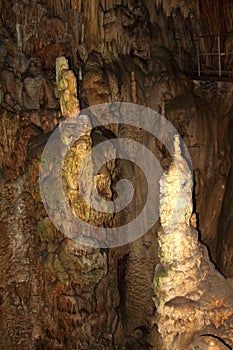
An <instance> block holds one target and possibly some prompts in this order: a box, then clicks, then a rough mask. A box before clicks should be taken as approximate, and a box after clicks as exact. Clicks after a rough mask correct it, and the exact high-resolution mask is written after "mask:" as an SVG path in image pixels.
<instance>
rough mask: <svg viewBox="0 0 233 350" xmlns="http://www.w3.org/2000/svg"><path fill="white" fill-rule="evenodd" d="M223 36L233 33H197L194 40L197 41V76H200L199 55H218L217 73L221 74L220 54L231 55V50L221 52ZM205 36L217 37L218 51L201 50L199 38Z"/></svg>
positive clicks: (232, 34) (232, 53)
mask: <svg viewBox="0 0 233 350" xmlns="http://www.w3.org/2000/svg"><path fill="white" fill-rule="evenodd" d="M225 36H228V37H229V36H232V37H233V33H225V34H224V33H218V34H208V35H199V36H198V38H197V40H196V42H197V44H196V45H197V70H198V76H201V73H202V70H201V59H200V58H201V57H203V56H218V75H219V76H220V77H221V76H222V73H223V71H222V59H221V58H222V56H230V55H233V52H222V51H221V38H222V37H225ZM205 38H217V39H218V43H217V44H218V51H217V52H201V50H200V39H205Z"/></svg>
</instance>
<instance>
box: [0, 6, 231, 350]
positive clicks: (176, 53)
mask: <svg viewBox="0 0 233 350" xmlns="http://www.w3.org/2000/svg"><path fill="white" fill-rule="evenodd" d="M220 3H221V2H220V1H216V2H209V1H195V0H182V1H178V0H177V1H175V0H168V1H160V0H157V1H152V0H145V1H139V0H137V1H132V0H93V1H92V0H85V1H84V0H70V1H66V0H62V1H56V0H46V1H39V0H33V1H31V2H30V1H27V0H24V1H17V0H2V1H1V4H0V12H1V16H0V30H1V36H0V136H1V137H0V188H1V196H0V348H1V349H3V350H8V349H10V350H11V349H13V350H14V349H17V350H18V349H22V350H24V349H46V350H47V349H66V350H71V349H72V350H74V349H79V350H81V349H82V350H97V349H106V350H111V349H113V350H130V349H134V350H135V349H136V350H141V349H142V350H149V349H159V348H160V347H161V339H160V335H159V333H158V332H157V326H156V324H155V312H156V307H155V304H154V302H153V300H152V297H153V293H154V292H153V276H154V269H155V266H156V265H157V264H158V263H159V256H158V231H159V227H160V223H159V222H157V223H155V225H154V227H153V228H152V229H151V230H150V231H149V232H147V233H146V235H145V236H143V237H142V238H141V239H139V240H137V241H136V242H134V243H132V244H130V245H128V246H124V247H119V248H114V249H110V250H106V249H92V248H87V247H84V246H81V245H80V244H77V243H75V242H74V241H73V240H71V239H70V238H68V237H65V236H64V234H63V233H62V232H61V231H60V230H59V229H58V228H56V227H55V226H54V225H53V224H52V223H51V221H50V219H49V218H48V216H47V214H46V212H45V209H44V206H43V204H42V201H41V196H40V190H39V185H38V178H39V166H40V157H41V154H42V151H43V149H44V147H45V144H46V142H47V141H48V139H49V137H50V135H51V133H52V132H53V131H54V130H57V129H59V125H60V124H61V122H62V120H63V119H66V118H67V116H69V115H70V114H71V115H72V114H73V113H74V114H75V113H76V112H77V111H78V110H79V108H80V109H83V108H86V107H89V106H92V105H95V104H99V103H105V102H111V101H119V102H134V103H138V104H140V105H143V106H146V107H150V108H152V109H154V110H156V111H158V112H160V113H162V114H163V115H164V116H165V117H166V118H167V119H168V120H170V121H171V122H172V124H173V125H174V126H175V127H176V128H177V131H178V133H179V134H180V135H181V137H182V138H183V140H184V141H185V143H186V146H187V148H188V151H189V153H190V155H191V160H192V166H193V169H194V176H195V186H194V192H193V200H194V211H195V213H196V218H197V220H196V221H197V223H196V225H197V229H198V230H199V236H200V237H201V239H202V240H203V241H204V242H205V243H206V244H207V245H208V247H209V250H210V253H211V256H212V259H213V260H214V261H215V262H217V264H218V266H219V268H220V269H221V271H222V272H223V273H225V274H226V275H227V277H232V268H231V265H232V239H231V232H232V224H231V222H232V157H231V152H232V132H231V129H232V115H233V114H232V108H233V107H232V100H233V99H232V94H233V93H232V83H231V82H216V81H197V80H190V78H189V77H188V76H186V75H185V73H184V71H185V72H186V71H188V72H193V71H195V70H197V60H196V41H195V38H196V37H197V35H200V34H209V33H213V32H215V31H217V30H219V31H223V30H224V31H227V32H228V31H231V22H232V16H231V4H230V2H228V1H226V2H225V3H224V4H220ZM220 5H221V6H222V7H221V8H222V10H219V8H220ZM219 11H220V13H221V16H220V17H218V13H219ZM219 21H220V25H218V22H219ZM224 23H226V24H224ZM224 45H225V46H223V49H226V50H228V51H229V50H230V48H231V43H230V41H229V40H226V41H225V42H224ZM207 48H208V50H209V49H210V50H215V49H216V47H215V45H213V44H211V43H208V44H207ZM59 57H65V58H66V59H67V66H66V67H65V69H64V71H63V74H62V75H63V77H59V80H60V78H64V82H63V83H62V84H61V85H59V84H57V82H58V81H57V78H58V77H57V76H56V60H57V58H59ZM204 63H205V62H203V64H204ZM207 63H208V64H209V62H207ZM210 63H211V62H210ZM231 63H232V62H231V59H229V61H228V62H227V65H226V67H231ZM210 69H211V67H210ZM75 79H76V83H75ZM71 81H72V82H73V84H71V85H72V88H71V86H68V84H67V83H68V82H71ZM60 82H61V81H60ZM70 92H71V95H72V97H73V99H70V98H68V100H66V97H67V94H68V95H69V94H70ZM67 101H68V102H72V103H70V105H69V104H68V105H67V104H66V102H67ZM113 137H125V138H133V139H135V140H137V141H138V142H140V143H142V144H143V145H144V146H145V147H147V148H148V149H150V150H151V151H152V152H153V153H154V154H155V155H156V156H157V158H158V160H159V161H160V163H161V166H162V167H163V169H164V170H166V169H167V168H168V166H169V165H170V163H171V155H170V154H169V152H168V150H167V149H166V147H165V146H164V145H162V144H161V142H160V141H159V140H157V139H155V138H153V137H152V136H150V135H148V133H146V132H145V131H144V130H141V129H139V128H138V129H133V130H132V128H128V127H127V126H122V125H108V120H107V118H106V125H105V126H104V128H102V129H99V130H96V132H93V133H90V134H88V133H87V134H86V135H85V142H84V143H85V144H86V145H87V149H91V148H92V147H94V146H95V145H96V144H98V143H99V142H101V141H103V140H106V139H111V138H113ZM63 141H64V144H66V141H67V140H63ZM80 149H82V142H81V141H80V142H78V143H76V144H74V145H73V148H72V149H71V151H70V153H69V155H68V157H67V159H66V163H65V168H64V175H65V176H64V187H65V186H66V187H65V188H66V191H67V195H68V197H69V200H70V202H72V203H73V205H74V206H75V205H76V204H77V203H78V205H76V207H75V210H76V212H78V213H79V215H81V217H82V218H83V219H84V220H87V221H88V220H93V221H94V222H95V223H96V222H98V225H99V226H100V227H101V226H104V227H106V226H108V225H109V227H110V226H111V225H115V224H116V225H122V224H123V223H125V222H128V221H130V220H131V219H132V218H134V216H135V215H136V214H137V213H138V212H140V210H142V208H143V206H144V203H145V201H146V195H147V193H146V185H145V181H144V180H143V175H142V173H141V172H140V171H139V170H138V169H137V167H136V166H135V165H134V164H131V163H129V162H127V161H119V160H116V162H112V163H111V164H110V163H109V164H106V166H105V167H103V168H101V172H100V173H99V174H98V177H97V181H96V182H97V187H98V190H99V192H102V195H103V197H105V198H106V199H107V200H109V199H110V197H114V195H115V188H116V183H117V181H118V180H119V179H121V178H127V179H129V180H130V181H131V182H132V183H133V185H134V187H135V198H134V203H133V204H132V205H131V206H129V208H127V209H126V210H125V211H124V212H123V213H120V214H117V215H115V216H114V215H113V216H112V215H106V214H103V215H99V216H98V215H97V216H95V215H94V213H93V212H92V214H93V215H92V214H91V215H89V214H90V211H89V210H88V209H87V208H86V206H85V204H84V203H83V202H82V199H80V198H79V199H80V200H79V201H77V200H76V199H77V196H78V195H79V192H78V188H77V187H75V186H76V175H77V172H78V169H77V164H76V163H75V162H76V159H77V158H76V157H77V155H78V156H80V158H81V157H82V156H84V154H85V152H83V151H82V152H81V153H80ZM230 169H231V170H230ZM51 170H52V169H49V170H48V171H51ZM89 170H90V169H89ZM50 187H52V188H53V189H54V193H55V192H56V191H55V189H56V183H55V182H54V183H52V184H50ZM73 187H75V189H74V188H73ZM73 190H74V191H73ZM194 225H195V223H194ZM183 234H184V235H187V242H188V243H187V249H188V247H189V243H190V242H195V247H199V248H197V252H198V254H199V255H198V256H199V259H200V260H198V261H199V262H200V264H202V265H200V266H201V269H202V270H203V271H205V273H206V277H205V278H204V277H203V275H199V274H198V273H197V275H195V276H196V277H195V278H199V277H200V276H202V279H201V280H202V281H203V288H205V290H206V291H205V292H203V293H204V294H203V296H200V298H199V297H198V298H199V299H198V300H199V301H198V302H196V299H195V300H194V297H193V300H194V301H192V302H191V301H189V300H188V301H187V300H186V299H187V298H186V297H185V298H186V299H185V300H184V296H183V295H182V293H181V294H179V295H177V294H176V297H178V298H181V299H182V300H180V299H179V300H178V309H179V310H181V311H179V312H180V313H182V308H183V305H185V306H184V308H186V306H187V305H189V307H190V309H189V312H190V314H189V313H188V316H187V317H190V318H192V315H193V314H192V309H193V302H195V305H197V304H198V303H199V304H198V305H199V309H200V313H199V314H198V315H199V316H200V319H201V321H200V319H199V318H195V320H196V321H197V320H198V321H197V322H199V321H200V324H201V326H200V327H201V328H200V329H204V330H205V332H206V333H205V334H212V335H217V336H218V335H219V337H221V339H224V340H225V342H226V343H227V342H228V344H231V334H230V333H229V334H228V329H230V325H229V326H228V325H227V327H225V324H226V323H227V322H228V320H230V319H231V315H230V314H228V313H226V314H225V313H224V312H225V311H224V310H228V309H229V308H230V305H231V296H230V290H229V289H227V291H226V293H225V294H224V295H223V296H222V299H221V300H220V299H218V295H217V294H215V291H213V292H212V289H211V288H213V286H215V285H217V284H218V285H219V286H220V285H221V283H223V285H224V286H225V280H224V279H223V277H222V276H221V275H216V273H215V272H214V271H215V270H214V268H213V266H212V265H211V264H210V263H209V260H208V257H207V252H206V250H205V248H204V247H203V246H198V244H199V243H197V233H196V231H195V230H193V229H191V228H190V227H186V228H185V230H184V232H183ZM159 235H160V234H159ZM189 240H190V241H189ZM202 260H203V261H202ZM195 264H196V262H195ZM195 264H194V265H195ZM197 264H198V262H197ZM195 266H196V265H195ZM216 276H217V277H216ZM192 281H194V280H192ZM195 281H196V280H195ZM227 283H228V282H227ZM194 285H195V284H194ZM176 287H177V290H179V288H180V287H179V282H178V281H176ZM197 288H199V286H198V287H197ZM218 288H220V287H218ZM218 288H216V289H218ZM224 288H225V287H224ZM193 289H194V287H193ZM203 290H204V289H203ZM208 290H209V291H210V292H211V298H210V299H211V300H210V301H209V299H208V300H207V301H206V299H205V296H206V298H207V297H208V298H209V295H210V294H208V293H207V291H208ZM192 292H193V293H194V294H195V290H193V291H192ZM228 292H229V293H228ZM205 293H206V294H205ZM216 293H217V292H216ZM169 300H170V299H169ZM173 301H174V300H173ZM173 301H172V303H173ZM169 302H170V301H168V303H169ZM174 303H175V306H174V305H173V304H172V305H169V304H168V305H166V307H165V309H166V312H167V313H168V314H169V317H170V315H171V313H172V311H171V310H173V309H174V308H175V307H176V301H174ZM207 304H208V307H207V306H206V305H207ZM190 305H191V306H190ZM195 307H196V306H195ZM201 309H203V310H204V311H201ZM210 309H211V310H212V314H211V316H208V317H210V320H211V322H209V321H208V322H209V323H210V327H212V328H211V329H208V327H207V325H204V324H203V323H202V321H203V319H202V315H203V314H205V312H206V314H207V311H208V315H210V313H209V312H210ZM160 310H161V309H160ZM185 310H186V309H185ZM205 310H206V311H205ZM227 312H228V311H227ZM213 315H217V316H218V318H216V321H213V319H214V317H215V316H213ZM199 316H197V317H199ZM217 316H216V317H217ZM182 318H183V314H182ZM174 322H175V321H174ZM179 322H180V323H179ZM179 322H178V326H177V327H178V329H179V331H180V329H181V328H182V327H181V323H182V322H185V321H182V320H181V321H179ZM203 322H204V321H203ZM206 322H207V321H206ZM208 322H207V323H208ZM229 322H230V321H229ZM186 324H187V323H186ZM213 325H214V326H213ZM202 326H203V327H202ZM205 326H206V327H207V328H205ZM179 327H181V328H179ZM185 327H186V328H187V326H185ZM192 327H193V325H191V324H190V329H189V331H188V332H187V334H188V335H187V337H186V338H182V346H184V344H187V346H189V345H190V344H191V343H189V342H191V341H194V338H195V337H196V338H195V341H196V342H197V343H192V344H193V346H196V345H197V346H203V348H204V346H206V345H203V344H204V343H205V344H207V343H208V342H211V341H212V339H209V338H200V336H202V335H203V334H204V333H202V332H201V331H200V332H199V329H198V331H197V328H195V329H193V328H192ZM213 327H215V328H216V329H217V331H216V329H215V330H213ZM224 327H225V330H226V331H225V334H224V336H223V333H224V330H223V329H224ZM195 332H196V333H195ZM198 332H199V333H198ZM194 335H195V337H194V338H192V337H193V336H194ZM171 337H172V335H171ZM229 339H230V340H229ZM169 341H171V340H169ZM177 344H178V343H177ZM200 344H201V345H200ZM216 344H217V341H216ZM216 344H215V345H216ZM217 345H218V344H217ZM217 345H216V346H217ZM177 346H178V345H177ZM219 346H220V345H219ZM169 350H170V349H169Z"/></svg>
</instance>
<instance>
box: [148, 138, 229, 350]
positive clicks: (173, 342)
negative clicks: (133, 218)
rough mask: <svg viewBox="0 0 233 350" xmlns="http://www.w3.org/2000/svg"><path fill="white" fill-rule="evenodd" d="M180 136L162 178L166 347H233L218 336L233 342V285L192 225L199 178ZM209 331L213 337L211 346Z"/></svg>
mask: <svg viewBox="0 0 233 350" xmlns="http://www.w3.org/2000/svg"><path fill="white" fill-rule="evenodd" d="M178 140H179V138H175V142H174V155H173V157H174V162H172V164H171V165H170V167H169V169H168V172H167V174H164V175H163V177H162V179H161V180H160V215H161V225H162V228H161V230H160V232H159V236H158V239H159V247H160V248H159V252H158V255H159V258H160V263H159V264H158V265H157V266H156V269H155V278H154V291H155V294H156V298H155V304H156V307H157V323H158V329H159V332H160V333H161V336H162V343H163V346H162V349H164V350H170V349H174V350H188V349H190V350H191V349H199V348H201V349H204V348H206V349H212V348H213V349H215V348H216V349H223V348H224V349H227V347H226V346H224V345H223V343H220V342H219V341H218V340H217V339H215V338H214V337H218V338H219V340H222V341H225V344H228V346H231V347H232V345H233V292H232V285H231V283H230V282H229V281H228V280H227V279H225V278H224V277H223V276H222V275H221V274H220V273H219V272H218V271H217V270H216V269H215V267H214V265H213V263H212V262H211V261H210V259H209V256H208V252H207V249H206V247H205V246H204V245H203V244H202V243H200V242H199V241H198V233H197V231H196V230H195V229H194V228H193V227H191V226H190V224H189V220H190V219H191V214H192V185H193V183H192V176H191V170H190V169H189V165H188V163H187V162H186V160H185V158H184V157H182V155H181V150H180V149H179V143H178ZM204 335H209V336H210V335H211V336H212V338H209V339H210V340H209V347H207V345H208V341H207V340H208V339H207V340H206V343H205V340H204V337H201V336H204ZM207 338H208V337H207ZM201 344H202V345H201ZM218 344H220V345H218ZM204 346H206V347H204ZM214 346H215V347H214Z"/></svg>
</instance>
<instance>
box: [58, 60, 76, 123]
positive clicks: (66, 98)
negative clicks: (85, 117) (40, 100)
mask: <svg viewBox="0 0 233 350" xmlns="http://www.w3.org/2000/svg"><path fill="white" fill-rule="evenodd" d="M56 82H57V89H58V96H59V98H60V105H61V111H62V115H63V117H65V118H67V117H72V116H74V117H75V116H77V114H78V112H79V110H80V109H79V101H78V98H77V83H76V78H75V75H74V73H73V72H72V71H71V70H69V66H68V61H67V60H66V58H65V57H58V58H57V60H56Z"/></svg>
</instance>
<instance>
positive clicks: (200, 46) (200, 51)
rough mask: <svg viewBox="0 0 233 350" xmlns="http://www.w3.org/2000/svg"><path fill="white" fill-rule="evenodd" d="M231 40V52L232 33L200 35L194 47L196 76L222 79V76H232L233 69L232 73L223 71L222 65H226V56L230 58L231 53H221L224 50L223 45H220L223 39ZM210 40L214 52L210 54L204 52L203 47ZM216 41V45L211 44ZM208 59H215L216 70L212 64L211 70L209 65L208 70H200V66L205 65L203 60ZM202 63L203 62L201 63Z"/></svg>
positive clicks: (232, 53)
mask: <svg viewBox="0 0 233 350" xmlns="http://www.w3.org/2000/svg"><path fill="white" fill-rule="evenodd" d="M229 37H230V39H231V41H232V42H231V44H232V45H231V47H232V50H233V33H228V34H210V35H201V36H199V37H198V38H197V40H196V47H197V73H198V76H201V75H202V74H212V75H213V74H216V75H218V76H219V77H222V76H223V75H228V76H233V68H232V71H229V70H224V69H225V68H226V65H225V68H223V63H225V64H226V58H227V57H228V56H232V55H233V52H227V51H222V50H223V48H224V45H223V43H222V40H223V39H226V38H229ZM210 39H212V46H214V47H213V49H214V50H215V47H216V49H217V50H216V51H211V52H208V51H207V52H205V51H204V50H205V47H206V46H207V47H208V45H209V44H210ZM216 39H217V45H216V44H215V43H214V42H213V40H216ZM209 57H212V58H214V57H217V67H218V68H217V70H216V69H215V68H216V67H214V64H213V66H212V69H211V64H210V69H209V70H207V71H205V70H203V69H202V65H203V64H205V63H206V60H205V58H209ZM223 59H225V62H223ZM203 61H204V62H203Z"/></svg>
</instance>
